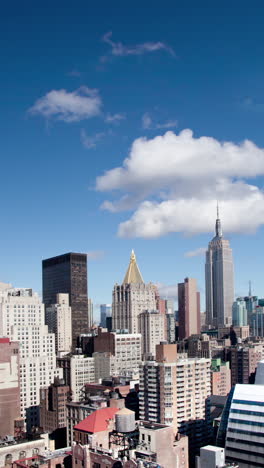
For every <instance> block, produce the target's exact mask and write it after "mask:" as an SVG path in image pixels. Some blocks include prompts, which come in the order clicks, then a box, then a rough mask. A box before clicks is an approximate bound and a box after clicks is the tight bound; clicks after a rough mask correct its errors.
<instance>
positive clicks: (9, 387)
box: [0, 338, 20, 438]
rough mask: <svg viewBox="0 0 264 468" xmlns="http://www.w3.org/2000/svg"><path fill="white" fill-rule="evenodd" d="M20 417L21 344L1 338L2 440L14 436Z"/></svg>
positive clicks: (0, 435) (0, 400)
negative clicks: (16, 423)
mask: <svg viewBox="0 0 264 468" xmlns="http://www.w3.org/2000/svg"><path fill="white" fill-rule="evenodd" d="M19 417H20V382H19V343H18V342H12V341H10V339H9V338H0V438H2V437H5V436H6V435H12V436H13V435H14V421H15V419H17V418H19Z"/></svg>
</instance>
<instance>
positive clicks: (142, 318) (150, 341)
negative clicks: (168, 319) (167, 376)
mask: <svg viewBox="0 0 264 468" xmlns="http://www.w3.org/2000/svg"><path fill="white" fill-rule="evenodd" d="M171 315H172V314H171ZM172 317H173V315H172ZM138 319H139V331H140V333H141V335H142V354H143V359H148V358H150V357H151V358H152V359H153V358H154V359H155V357H156V345H158V344H160V342H161V341H164V340H165V330H164V328H165V327H164V315H162V314H160V313H159V311H157V310H145V311H144V312H141V314H139V317H138Z"/></svg>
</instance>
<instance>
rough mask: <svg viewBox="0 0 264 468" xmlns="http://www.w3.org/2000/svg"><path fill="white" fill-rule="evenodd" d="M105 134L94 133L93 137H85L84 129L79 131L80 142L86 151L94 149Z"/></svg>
mask: <svg viewBox="0 0 264 468" xmlns="http://www.w3.org/2000/svg"><path fill="white" fill-rule="evenodd" d="M105 135H106V134H105V132H100V133H96V134H95V135H91V136H89V135H87V133H86V131H85V130H84V129H82V130H81V142H82V144H83V146H84V147H85V148H87V149H92V148H96V146H97V143H98V141H100V140H102V138H104V136H105Z"/></svg>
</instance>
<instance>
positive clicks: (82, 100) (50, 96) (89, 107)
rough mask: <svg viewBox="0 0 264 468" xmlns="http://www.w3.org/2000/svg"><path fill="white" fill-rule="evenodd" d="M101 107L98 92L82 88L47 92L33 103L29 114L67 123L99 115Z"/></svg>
mask: <svg viewBox="0 0 264 468" xmlns="http://www.w3.org/2000/svg"><path fill="white" fill-rule="evenodd" d="M101 106H102V101H101V98H100V96H99V94H98V90H97V89H91V88H87V87H86V86H82V87H81V88H78V89H77V90H76V91H72V92H68V91H66V90H65V89H59V90H52V91H49V92H48V93H47V94H45V96H43V97H41V98H40V99H38V100H37V101H36V102H35V104H34V105H33V106H32V107H31V108H30V109H29V113H31V114H33V115H37V114H38V115H42V116H43V117H46V118H52V117H53V118H54V119H57V120H63V121H64V122H67V123H68V122H78V121H80V120H84V119H89V118H90V117H94V116H96V115H99V114H100V112H101Z"/></svg>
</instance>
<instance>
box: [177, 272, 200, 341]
mask: <svg viewBox="0 0 264 468" xmlns="http://www.w3.org/2000/svg"><path fill="white" fill-rule="evenodd" d="M200 314H201V310H200V293H199V292H198V291H197V283H196V279H194V278H185V280H184V283H179V284H178V321H179V339H180V340H183V339H184V338H189V336H191V335H197V334H198V333H200V328H201V323H200Z"/></svg>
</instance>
